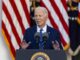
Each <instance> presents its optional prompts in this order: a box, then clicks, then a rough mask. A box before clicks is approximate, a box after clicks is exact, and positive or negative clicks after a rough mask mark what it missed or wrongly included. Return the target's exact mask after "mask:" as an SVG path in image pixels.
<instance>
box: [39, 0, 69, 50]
mask: <svg viewBox="0 0 80 60" xmlns="http://www.w3.org/2000/svg"><path fill="white" fill-rule="evenodd" d="M40 4H41V6H44V7H46V8H47V10H48V12H49V19H48V23H49V22H50V23H49V24H51V26H52V27H53V28H56V29H57V30H59V32H60V37H61V42H62V46H63V48H64V50H66V49H67V48H68V47H69V23H68V14H67V1H66V0H46V1H45V0H41V3H40Z"/></svg>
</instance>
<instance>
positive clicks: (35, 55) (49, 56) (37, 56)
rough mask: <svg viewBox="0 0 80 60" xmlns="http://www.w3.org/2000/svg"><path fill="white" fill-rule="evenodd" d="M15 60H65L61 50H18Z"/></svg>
mask: <svg viewBox="0 0 80 60" xmlns="http://www.w3.org/2000/svg"><path fill="white" fill-rule="evenodd" d="M16 60H67V57H66V54H65V52H64V51H63V50H60V51H58V50H46V49H45V50H43V49H41V50H40V49H25V50H24V49H19V50H16Z"/></svg>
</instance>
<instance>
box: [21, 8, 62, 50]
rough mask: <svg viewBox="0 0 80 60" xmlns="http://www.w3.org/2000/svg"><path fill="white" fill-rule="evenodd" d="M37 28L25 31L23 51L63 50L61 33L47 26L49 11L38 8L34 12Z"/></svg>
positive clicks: (22, 44)
mask: <svg viewBox="0 0 80 60" xmlns="http://www.w3.org/2000/svg"><path fill="white" fill-rule="evenodd" d="M34 16H35V17H34V19H35V22H36V26H34V27H32V28H28V29H26V31H25V34H24V37H23V42H22V43H21V47H22V48H23V49H26V48H27V49H58V50H60V49H63V48H62V46H61V42H60V36H59V32H58V31H57V30H56V29H54V28H51V27H49V26H48V25H47V24H46V21H47V19H48V11H47V10H46V8H44V7H37V8H36V9H35V12H34Z"/></svg>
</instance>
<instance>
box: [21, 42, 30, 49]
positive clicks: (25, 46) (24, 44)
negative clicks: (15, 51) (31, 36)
mask: <svg viewBox="0 0 80 60" xmlns="http://www.w3.org/2000/svg"><path fill="white" fill-rule="evenodd" d="M30 43H31V42H28V43H26V42H25V41H22V43H21V48H22V49H26V48H28V46H29V45H30Z"/></svg>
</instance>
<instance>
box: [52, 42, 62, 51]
mask: <svg viewBox="0 0 80 60" xmlns="http://www.w3.org/2000/svg"><path fill="white" fill-rule="evenodd" d="M52 44H53V48H54V49H55V50H60V47H59V43H58V41H55V42H54V41H52Z"/></svg>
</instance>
